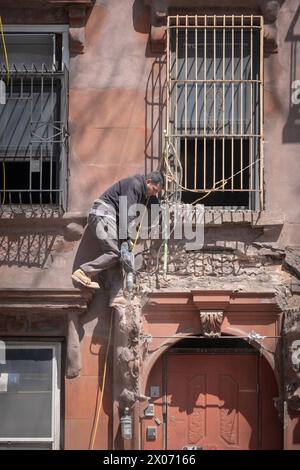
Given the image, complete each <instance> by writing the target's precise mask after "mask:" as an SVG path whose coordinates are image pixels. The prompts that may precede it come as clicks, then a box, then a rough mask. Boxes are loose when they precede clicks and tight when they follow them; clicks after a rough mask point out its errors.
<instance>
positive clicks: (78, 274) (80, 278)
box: [72, 269, 100, 289]
mask: <svg viewBox="0 0 300 470" xmlns="http://www.w3.org/2000/svg"><path fill="white" fill-rule="evenodd" d="M72 279H73V281H75V282H78V283H79V284H81V285H82V286H84V287H89V288H90V289H100V286H99V284H98V282H95V281H92V279H91V278H90V277H89V276H88V275H87V274H85V273H84V272H83V271H82V269H76V271H74V272H73V274H72Z"/></svg>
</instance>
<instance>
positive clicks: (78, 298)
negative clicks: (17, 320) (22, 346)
mask: <svg viewBox="0 0 300 470" xmlns="http://www.w3.org/2000/svg"><path fill="white" fill-rule="evenodd" d="M91 298H92V292H91V291H89V290H88V289H85V290H79V289H71V288H70V289H24V290H23V289H0V314H8V313H13V314H31V313H49V314H51V313H55V314H62V315H64V314H74V313H76V314H83V313H85V312H86V311H87V307H88V304H89V302H90V300H91Z"/></svg>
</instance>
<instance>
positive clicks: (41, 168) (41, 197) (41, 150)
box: [39, 144, 43, 205]
mask: <svg viewBox="0 0 300 470" xmlns="http://www.w3.org/2000/svg"><path fill="white" fill-rule="evenodd" d="M42 174H43V145H42V144H41V145H40V188H39V195H40V205H42V203H43V180H42V176H43V175H42Z"/></svg>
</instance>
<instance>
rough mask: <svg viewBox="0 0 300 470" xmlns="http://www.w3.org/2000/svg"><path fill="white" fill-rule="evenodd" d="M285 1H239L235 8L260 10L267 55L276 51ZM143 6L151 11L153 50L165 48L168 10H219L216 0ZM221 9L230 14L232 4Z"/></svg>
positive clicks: (150, 0) (162, 0)
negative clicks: (281, 11)
mask: <svg viewBox="0 0 300 470" xmlns="http://www.w3.org/2000/svg"><path fill="white" fill-rule="evenodd" d="M284 1H285V0H281V1H279V0H253V1H252V2H249V1H246V0H240V2H239V4H238V5H236V7H237V8H238V7H244V6H247V7H248V8H253V11H255V10H256V9H257V8H259V9H260V10H261V13H262V15H263V17H264V51H265V54H266V55H268V54H270V53H276V52H277V50H278V39H277V18H278V13H279V9H280V7H281V5H282V4H283V3H284ZM144 4H145V5H146V6H149V7H150V9H151V14H150V30H151V32H150V43H151V45H152V47H154V48H155V49H160V50H162V49H163V48H164V46H165V38H166V34H165V33H166V24H167V16H168V9H169V8H183V9H184V8H193V9H195V8H204V7H208V8H210V9H212V8H219V6H220V2H218V1H217V0H215V1H214V0H188V1H187V0H185V1H183V0H182V2H178V1H174V0H144ZM223 7H224V8H228V10H230V11H231V12H232V9H233V7H232V3H231V2H230V1H228V2H223Z"/></svg>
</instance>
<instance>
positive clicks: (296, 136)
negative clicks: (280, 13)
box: [282, 6, 300, 144]
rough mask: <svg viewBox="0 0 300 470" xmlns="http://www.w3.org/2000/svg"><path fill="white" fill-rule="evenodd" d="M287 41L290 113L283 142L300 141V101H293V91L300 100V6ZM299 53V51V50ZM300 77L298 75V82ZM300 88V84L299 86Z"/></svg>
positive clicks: (283, 134) (284, 129)
mask: <svg viewBox="0 0 300 470" xmlns="http://www.w3.org/2000/svg"><path fill="white" fill-rule="evenodd" d="M285 40H286V42H290V45H291V54H290V83H289V90H290V96H289V115H288V119H287V122H286V123H285V126H284V128H283V133H282V142H283V143H284V144H288V143H298V142H300V103H298V104H297V103H293V93H294V94H296V96H297V98H298V101H299V94H300V93H299V92H298V93H295V92H296V88H293V85H294V87H295V86H296V85H295V83H296V80H297V45H298V49H299V44H300V6H299V7H298V9H297V11H296V13H295V16H294V18H293V20H292V22H291V25H290V27H289V30H288V33H287V35H286V38H285ZM298 55H299V52H298ZM299 79H300V77H298V82H299V85H300V81H299ZM297 88H298V90H299V86H298V87H297Z"/></svg>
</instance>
